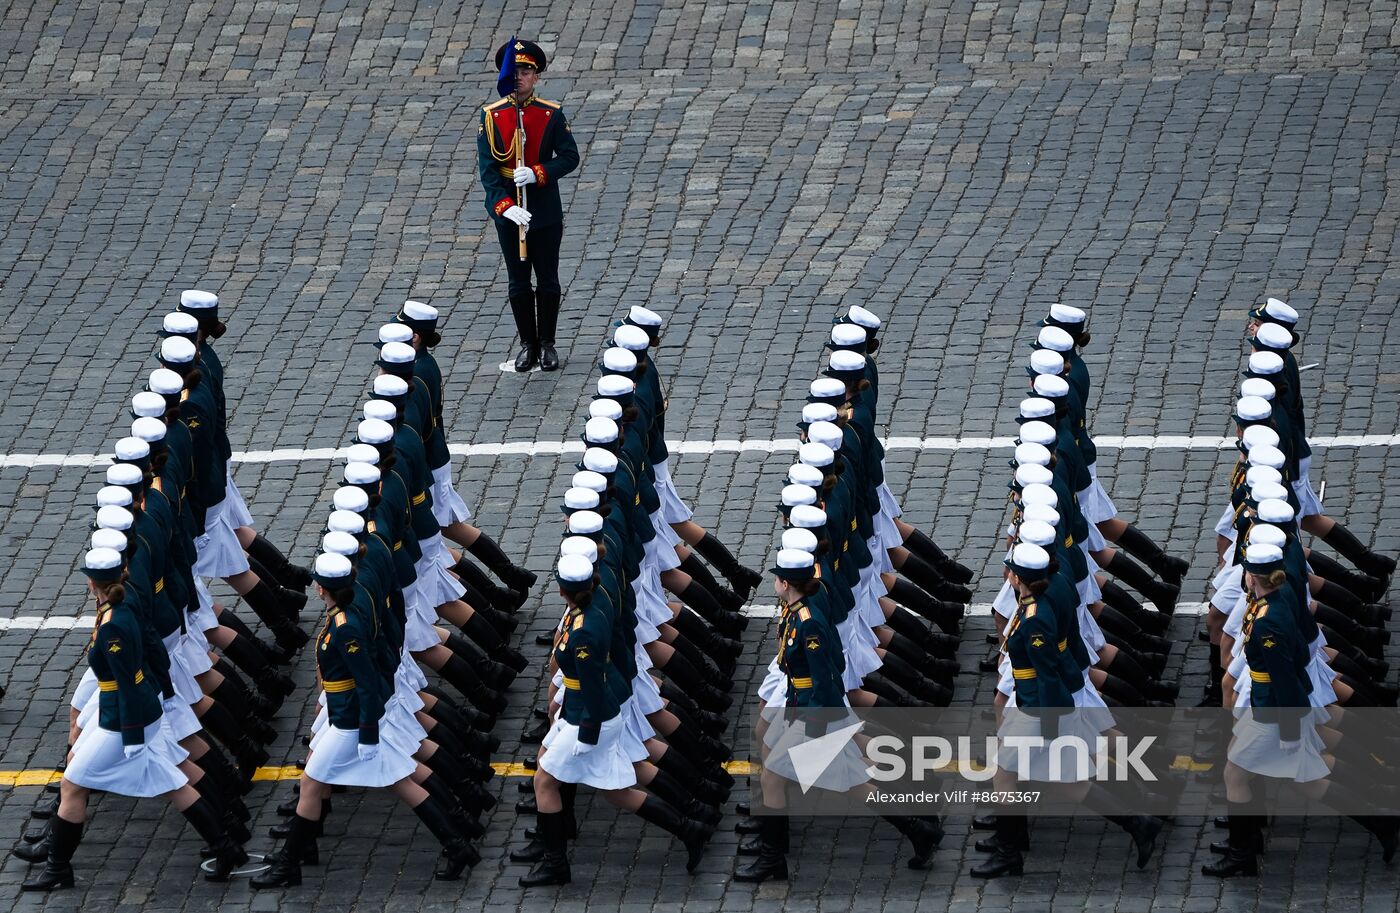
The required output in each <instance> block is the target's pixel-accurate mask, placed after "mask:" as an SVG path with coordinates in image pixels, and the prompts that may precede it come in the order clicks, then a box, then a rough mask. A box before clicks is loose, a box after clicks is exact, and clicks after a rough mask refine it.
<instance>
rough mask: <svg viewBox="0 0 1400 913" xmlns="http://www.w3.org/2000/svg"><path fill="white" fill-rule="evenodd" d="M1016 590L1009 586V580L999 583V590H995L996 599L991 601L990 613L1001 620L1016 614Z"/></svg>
mask: <svg viewBox="0 0 1400 913" xmlns="http://www.w3.org/2000/svg"><path fill="white" fill-rule="evenodd" d="M1016 603H1017V600H1016V589H1015V587H1013V586H1012V585H1011V581H1010V580H1003V581H1002V582H1001V589H999V590H997V595H996V598H995V599H993V600H992V611H993V612H996V613H997V614H998V615H1000V616H1001V617H1002V618H1010V617H1011V616H1012V615H1014V614H1016Z"/></svg>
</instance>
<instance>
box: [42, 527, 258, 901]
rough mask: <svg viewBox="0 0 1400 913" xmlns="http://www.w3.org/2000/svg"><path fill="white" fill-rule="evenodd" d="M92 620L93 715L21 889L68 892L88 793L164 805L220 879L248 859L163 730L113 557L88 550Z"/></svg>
mask: <svg viewBox="0 0 1400 913" xmlns="http://www.w3.org/2000/svg"><path fill="white" fill-rule="evenodd" d="M83 573H84V574H85V575H87V577H88V580H89V583H88V590H89V592H90V593H91V594H92V596H93V598H94V600H95V602H96V603H97V620H96V623H95V624H94V627H93V633H92V638H91V640H89V642H88V663H89V665H90V666H91V668H92V671H93V673H94V674H95V675H96V677H97V687H98V696H97V701H98V712H97V721H96V724H95V725H90V726H88V727H86V728H85V729H84V730H83V732H82V734H81V735H80V736H79V737H78V740H77V742H76V743H74V745H73V751H72V754H71V757H70V758H69V761H68V766H67V768H66V769H65V770H64V772H63V780H62V781H61V783H60V785H59V807H58V813H57V814H56V815H54V817H53V818H52V819H51V820H50V829H51V836H50V842H51V845H50V849H49V856H48V861H47V862H46V863H45V865H44V867H43V868H42V869H40V870H39V871H38V872H35V873H34V874H33V875H31V876H30V877H29V878H28V879H27V880H26V881H25V882H24V885H23V888H24V890H26V891H51V890H53V889H55V888H66V887H72V886H73V866H72V859H73V853H74V852H75V851H76V850H77V848H78V844H79V842H80V841H81V840H82V834H83V819H84V818H85V817H86V815H87V801H88V794H89V793H90V791H92V790H100V791H103V792H109V793H116V794H117V795H123V796H131V797H133V798H153V797H156V796H160V797H162V798H165V799H168V800H169V801H170V802H171V804H172V805H174V806H175V808H176V809H178V810H179V811H180V812H181V814H183V815H184V816H185V817H186V818H187V819H188V820H189V822H190V823H191V824H193V825H194V827H195V829H196V830H198V831H199V833H200V836H202V837H203V838H204V839H205V840H206V841H207V842H208V844H209V846H210V848H211V849H212V850H213V851H214V860H215V862H214V868H213V870H212V871H210V872H208V873H207V874H206V875H205V878H206V879H207V880H209V881H227V880H228V876H229V874H230V873H231V872H232V871H233V870H234V869H235V868H237V867H238V866H240V865H242V864H243V863H244V862H246V861H247V859H248V855H247V854H246V853H245V852H243V849H242V848H241V847H239V846H238V845H237V844H235V843H234V842H233V841H232V840H230V839H229V837H228V834H227V833H226V832H225V831H224V827H223V823H222V822H221V820H220V816H219V814H218V813H217V812H216V811H215V810H214V807H213V805H211V804H210V802H209V801H208V800H206V799H204V798H203V797H201V796H200V794H199V792H197V791H196V790H195V788H194V787H193V786H191V785H190V781H191V779H196V780H197V779H199V778H200V777H201V775H202V774H201V772H200V770H199V768H197V767H196V766H195V765H194V764H192V763H190V762H189V761H188V760H187V759H188V753H187V752H186V751H185V750H184V749H182V748H181V747H180V746H179V745H178V744H176V743H175V741H174V740H173V739H172V738H171V735H170V732H169V730H168V729H167V728H166V727H164V726H163V725H162V721H161V709H160V693H159V692H158V691H157V689H156V685H155V682H154V681H153V680H152V678H151V677H150V676H149V675H148V674H147V673H148V670H149V666H148V664H147V663H146V661H145V657H144V656H143V653H142V649H141V647H142V632H141V624H140V622H139V621H138V620H137V618H136V615H135V614H134V613H133V612H132V611H131V609H130V608H128V607H126V606H124V605H123V604H122V601H123V600H124V599H125V597H126V590H125V587H124V586H123V582H124V579H125V576H126V572H125V568H124V566H123V563H122V556H121V554H120V553H118V552H116V551H114V550H112V549H92V550H91V551H89V552H88V553H87V554H86V555H85V556H84V559H83Z"/></svg>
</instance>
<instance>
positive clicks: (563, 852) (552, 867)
mask: <svg viewBox="0 0 1400 913" xmlns="http://www.w3.org/2000/svg"><path fill="white" fill-rule="evenodd" d="M564 817H565V813H564V812H540V813H539V815H538V817H537V818H536V819H535V820H536V824H535V828H536V833H537V835H538V837H539V840H540V842H541V843H542V844H544V855H543V856H541V857H540V861H539V862H537V863H535V865H534V867H533V868H532V869H530V873H529V874H528V875H523V876H521V878H520V886H521V887H522V888H538V887H544V886H546V885H557V884H568V883H569V879H570V875H569V854H568V848H569V839H568V837H567V836H566V831H565V829H564V828H565V821H564Z"/></svg>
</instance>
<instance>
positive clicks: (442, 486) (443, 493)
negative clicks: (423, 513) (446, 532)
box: [433, 462, 472, 527]
mask: <svg viewBox="0 0 1400 913" xmlns="http://www.w3.org/2000/svg"><path fill="white" fill-rule="evenodd" d="M471 518H472V511H471V508H470V507H468V506H467V502H466V501H463V500H462V496H461V495H459V494H457V489H456V487H455V486H453V484H452V464H451V463H450V462H449V463H444V464H443V465H441V466H439V467H438V468H437V469H434V470H433V519H434V520H437V522H438V526H443V527H447V526H451V525H452V524H453V523H456V522H458V521H461V522H466V521H467V520H470V519H471Z"/></svg>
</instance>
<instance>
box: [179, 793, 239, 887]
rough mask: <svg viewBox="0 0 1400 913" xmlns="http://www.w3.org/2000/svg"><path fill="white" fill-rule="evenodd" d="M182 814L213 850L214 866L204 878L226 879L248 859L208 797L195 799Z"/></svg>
mask: <svg viewBox="0 0 1400 913" xmlns="http://www.w3.org/2000/svg"><path fill="white" fill-rule="evenodd" d="M183 814H184V816H185V819H186V820H187V821H189V822H190V824H192V825H194V829H195V830H196V831H198V832H199V836H201V837H203V838H204V842H205V843H206V844H208V845H209V849H211V850H213V851H214V868H213V869H212V870H211V871H208V872H205V873H204V880H205V881H228V876H229V875H230V874H231V873H232V872H233V870H234V869H236V868H238V867H239V866H240V865H242V864H243V863H245V862H247V861H248V854H247V853H246V852H244V850H243V847H241V846H239V845H238V844H237V843H234V842H233V840H232V839H230V838H229V835H228V831H227V830H225V828H224V823H223V821H222V819H221V817H220V815H219V813H218V812H216V811H214V806H213V805H212V804H211V803H210V802H209V800H208V799H205V798H203V797H201V798H199V799H196V800H195V802H194V804H193V805H191V806H190V807H189V808H187V809H185V811H184V812H183Z"/></svg>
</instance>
